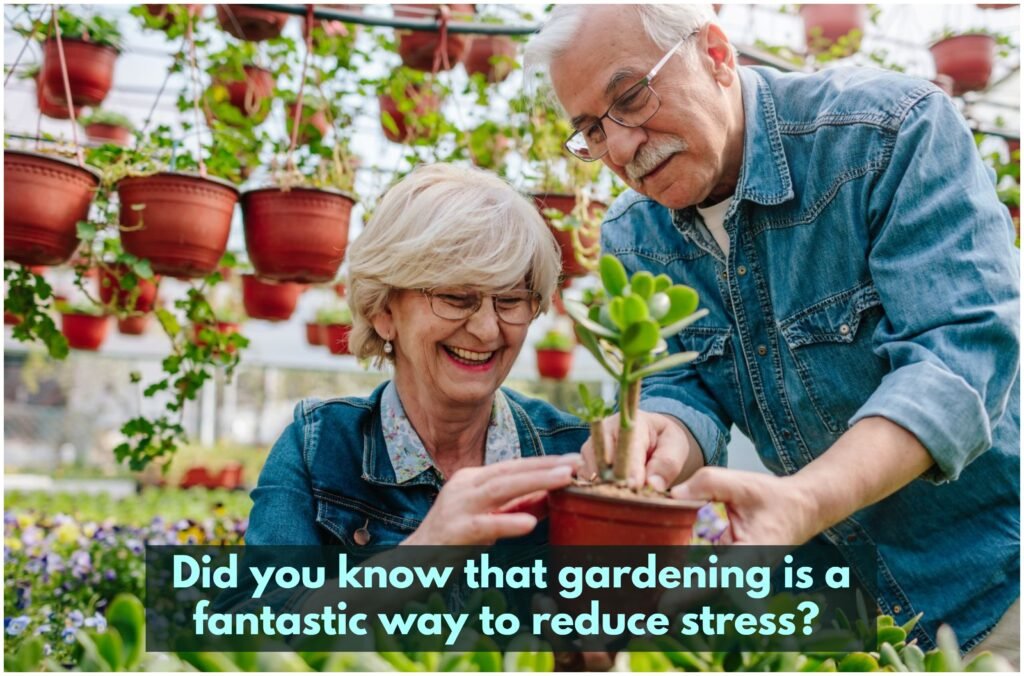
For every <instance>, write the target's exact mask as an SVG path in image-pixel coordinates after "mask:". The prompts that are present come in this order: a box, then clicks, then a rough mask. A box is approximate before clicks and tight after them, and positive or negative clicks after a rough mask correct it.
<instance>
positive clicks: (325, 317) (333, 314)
mask: <svg viewBox="0 0 1024 676" xmlns="http://www.w3.org/2000/svg"><path fill="white" fill-rule="evenodd" d="M314 321H315V322H316V323H317V324H321V325H324V326H328V325H337V324H342V325H345V326H348V325H351V324H352V311H351V310H349V309H348V305H346V304H345V303H343V302H340V301H338V302H335V303H332V304H330V305H325V306H323V307H321V308H320V309H318V310H317V311H316V319H315V320H314Z"/></svg>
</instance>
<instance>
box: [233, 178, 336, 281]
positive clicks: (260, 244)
mask: <svg viewBox="0 0 1024 676" xmlns="http://www.w3.org/2000/svg"><path fill="white" fill-rule="evenodd" d="M354 204H355V200H354V199H353V198H352V197H350V196H349V195H346V194H345V193H342V192H340V191H335V190H314V189H312V188H292V189H291V190H288V191H284V190H281V189H279V188H260V189H257V190H249V191H246V192H245V193H244V194H243V195H242V216H243V221H244V223H245V248H246V250H247V251H248V252H249V260H250V261H251V262H252V266H253V268H255V269H256V274H257V275H259V276H260V277H264V278H266V279H273V280H277V281H280V282H303V283H307V284H317V283H322V282H329V281H331V280H332V279H334V278H335V277H336V276H337V274H338V268H339V267H341V261H342V259H343V258H344V257H345V249H346V248H347V247H348V225H349V215H350V214H351V212H352V206H353V205H354Z"/></svg>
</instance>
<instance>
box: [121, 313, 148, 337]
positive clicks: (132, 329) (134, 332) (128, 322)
mask: <svg viewBox="0 0 1024 676" xmlns="http://www.w3.org/2000/svg"><path fill="white" fill-rule="evenodd" d="M148 326H149V315H137V316H134V317H125V318H123V319H118V320H117V331H118V333H120V334H122V335H125V336H141V335H142V334H144V333H145V332H146V327H148Z"/></svg>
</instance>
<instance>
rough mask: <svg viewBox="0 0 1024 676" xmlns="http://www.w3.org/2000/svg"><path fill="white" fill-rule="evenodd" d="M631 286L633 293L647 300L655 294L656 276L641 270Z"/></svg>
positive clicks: (631, 281)
mask: <svg viewBox="0 0 1024 676" xmlns="http://www.w3.org/2000/svg"><path fill="white" fill-rule="evenodd" d="M629 284H630V286H632V287H633V293H635V294H637V295H639V296H640V297H641V298H643V299H644V300H647V299H648V298H650V297H651V296H652V295H653V294H654V275H652V274H651V273H649V272H647V271H646V270H640V271H638V272H637V273H635V274H634V275H633V278H632V279H631V280H630V281H629Z"/></svg>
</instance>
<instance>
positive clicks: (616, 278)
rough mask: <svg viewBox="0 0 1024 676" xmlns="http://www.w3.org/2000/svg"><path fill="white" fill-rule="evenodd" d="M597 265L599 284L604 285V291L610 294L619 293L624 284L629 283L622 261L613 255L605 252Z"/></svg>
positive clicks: (615, 294) (616, 294)
mask: <svg viewBox="0 0 1024 676" xmlns="http://www.w3.org/2000/svg"><path fill="white" fill-rule="evenodd" d="M599 265H600V271H601V284H603V285H604V288H605V291H607V292H608V294H609V295H612V296H618V295H620V294H621V293H622V290H623V289H624V288H625V287H626V284H628V283H629V277H628V276H627V275H626V268H625V267H624V266H623V265H622V262H621V261H620V260H619V259H618V258H616V257H615V256H612V255H610V254H605V255H604V256H601V261H600V263H599Z"/></svg>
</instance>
